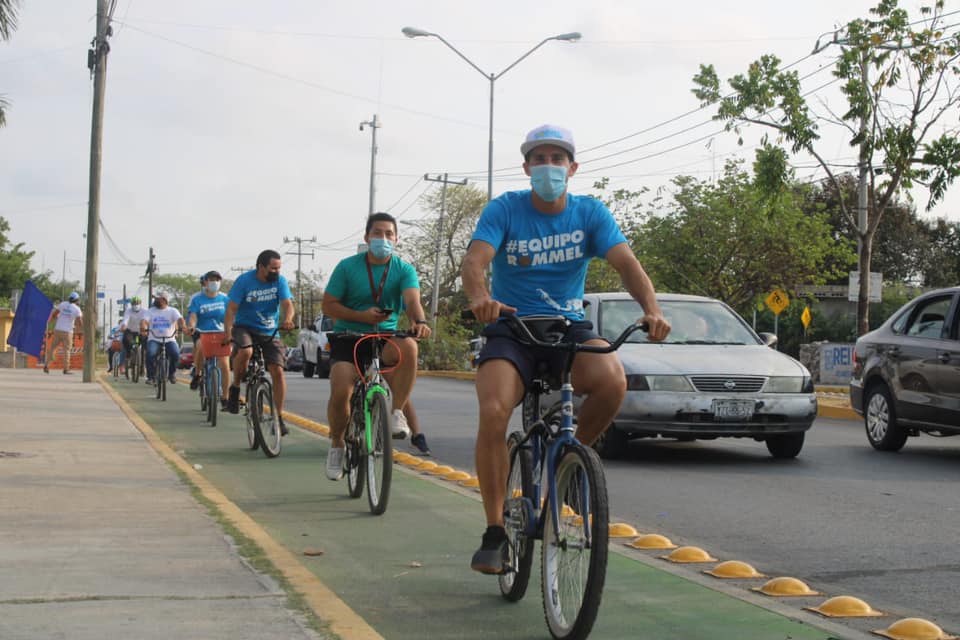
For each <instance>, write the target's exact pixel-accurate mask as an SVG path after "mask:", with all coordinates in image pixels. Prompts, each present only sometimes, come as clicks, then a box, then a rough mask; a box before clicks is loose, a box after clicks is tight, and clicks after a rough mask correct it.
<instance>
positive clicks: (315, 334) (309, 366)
mask: <svg viewBox="0 0 960 640" xmlns="http://www.w3.org/2000/svg"><path fill="white" fill-rule="evenodd" d="M328 331H333V318H328V317H326V316H324V315H319V316H317V319H316V320H315V321H314V323H313V327H312V328H304V329H300V333H299V335H298V336H297V348H299V349H300V351H301V352H302V353H303V377H304V378H312V377H313V373H314V371H316V373H317V377H320V378H328V377H330V346H329V344H327V332H328Z"/></svg>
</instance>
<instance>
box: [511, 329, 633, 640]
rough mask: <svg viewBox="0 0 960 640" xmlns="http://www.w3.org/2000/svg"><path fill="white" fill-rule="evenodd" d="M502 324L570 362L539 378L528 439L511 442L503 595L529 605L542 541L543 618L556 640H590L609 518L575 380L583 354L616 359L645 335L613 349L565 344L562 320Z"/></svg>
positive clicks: (530, 394) (528, 400) (528, 406)
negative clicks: (580, 420) (580, 419)
mask: <svg viewBox="0 0 960 640" xmlns="http://www.w3.org/2000/svg"><path fill="white" fill-rule="evenodd" d="M502 317H503V318H504V320H505V322H506V323H507V326H509V327H510V329H511V330H512V331H513V333H514V336H515V338H516V339H517V340H518V341H520V342H521V343H523V344H526V345H529V346H533V347H538V348H546V349H555V350H558V351H560V352H564V354H565V357H564V367H563V369H562V371H560V372H550V371H541V372H539V373H538V374H537V375H536V377H535V379H534V381H533V384H532V385H531V386H530V388H529V389H528V390H527V392H526V394H525V396H524V399H523V432H519V431H517V432H514V433H511V434H510V436H509V439H508V447H509V460H510V473H509V476H508V478H507V490H506V494H505V495H506V500H505V502H504V528H505V529H506V532H507V537H508V538H509V542H510V544H509V562H508V565H509V569H508V571H506V572H505V573H503V574H502V575H500V576H499V582H500V592H501V593H502V594H503V597H504V598H506V599H507V600H509V601H511V602H516V601H518V600H520V599H521V598H523V596H524V594H525V593H526V590H527V584H528V582H529V580H530V570H531V565H532V563H533V547H534V541H535V540H541V541H542V545H541V547H542V555H541V577H542V589H543V611H544V616H545V618H546V621H547V626H548V628H549V629H550V634H551V635H552V636H553V637H554V638H557V639H558V640H573V639H579V638H585V637H586V636H587V635H589V633H590V630H591V629H592V628H593V623H594V622H595V621H596V618H597V612H598V610H599V608H600V598H601V596H602V594H603V584H604V580H605V579H606V573H607V544H608V539H609V519H610V516H609V510H608V504H607V483H606V478H605V477H604V474H603V466H602V465H601V463H600V458H599V457H598V456H597V453H596V452H595V451H594V450H593V449H592V448H590V447H588V446H586V445H584V444H582V443H581V442H580V441H578V440H577V439H576V437H575V436H574V432H575V431H576V419H575V418H574V407H573V385H572V383H571V373H570V372H571V369H572V367H573V357H574V355H576V353H577V352H587V353H610V352H612V351H615V350H616V349H618V348H619V347H620V345H622V344H623V343H624V341H626V339H627V338H628V337H629V336H630V335H631V334H632V333H633V332H634V331H637V330H638V329H643V330H646V327H645V326H641V325H637V324H632V325H630V326H628V327H627V328H626V329H625V330H624V331H623V333H621V334H620V336H619V337H617V339H616V340H615V341H614V342H613V344H610V345H607V346H595V345H586V344H577V343H576V342H568V341H564V335H565V333H566V329H567V326H568V325H569V320H567V319H566V318H564V317H563V316H546V317H545V316H536V317H525V318H518V317H517V316H515V315H512V314H511V315H504V316H502ZM558 373H559V376H558V375H557V374H558ZM557 377H559V383H560V400H559V401H558V402H556V403H555V404H553V405H552V406H550V407H549V408H547V409H546V410H545V411H541V406H540V400H541V397H542V396H544V395H546V394H548V393H549V392H550V391H551V388H552V386H551V385H555V384H556V381H557V380H556V378H557ZM544 470H545V471H544ZM538 509H539V512H538Z"/></svg>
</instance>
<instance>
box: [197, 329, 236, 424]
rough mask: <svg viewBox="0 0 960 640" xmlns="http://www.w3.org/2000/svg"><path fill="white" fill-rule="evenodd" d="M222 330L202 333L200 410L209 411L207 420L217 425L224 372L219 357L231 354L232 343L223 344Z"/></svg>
mask: <svg viewBox="0 0 960 640" xmlns="http://www.w3.org/2000/svg"><path fill="white" fill-rule="evenodd" d="M224 335H225V334H224V333H223V332H222V331H219V332H218V331H214V332H205V333H201V334H200V349H201V351H202V353H203V373H201V376H202V379H201V380H200V385H199V389H200V410H201V411H206V412H207V422H209V423H210V426H211V427H215V426H217V412H218V411H219V410H220V404H221V397H222V396H221V389H222V388H223V387H222V384H223V372H222V371H221V370H220V364H219V362H218V360H219V358H220V357H222V356H229V355H230V344H229V343H228V344H226V345H224V344H223V337H224Z"/></svg>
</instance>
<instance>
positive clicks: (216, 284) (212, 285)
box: [207, 280, 220, 293]
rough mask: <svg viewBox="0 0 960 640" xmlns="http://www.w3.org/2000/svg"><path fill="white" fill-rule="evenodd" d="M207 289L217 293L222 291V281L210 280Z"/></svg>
mask: <svg viewBox="0 0 960 640" xmlns="http://www.w3.org/2000/svg"><path fill="white" fill-rule="evenodd" d="M207 291H209V292H210V293H216V292H217V291H220V281H219V280H211V281H210V282H208V283H207Z"/></svg>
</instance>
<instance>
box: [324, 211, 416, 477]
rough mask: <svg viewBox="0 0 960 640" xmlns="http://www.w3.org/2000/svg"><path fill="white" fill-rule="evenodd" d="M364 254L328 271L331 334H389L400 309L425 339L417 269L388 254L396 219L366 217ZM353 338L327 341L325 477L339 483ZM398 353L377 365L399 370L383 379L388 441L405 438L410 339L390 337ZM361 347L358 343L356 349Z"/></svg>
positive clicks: (387, 352) (412, 362)
mask: <svg viewBox="0 0 960 640" xmlns="http://www.w3.org/2000/svg"><path fill="white" fill-rule="evenodd" d="M363 240H364V242H366V243H367V246H368V247H369V248H368V250H367V251H366V252H364V253H359V254H357V255H355V256H350V257H349V258H344V259H343V260H341V261H340V263H339V264H338V265H337V266H336V267H335V268H334V270H333V273H332V274H331V275H330V280H329V281H328V282H327V288H326V289H325V290H324V292H323V313H324V315H327V316H330V317H332V318H334V319H335V320H336V322H334V325H333V330H334V331H335V332H336V331H352V332H362V333H372V332H375V331H394V330H396V328H397V318H398V317H399V312H398V309H404V310H405V312H406V314H407V318H408V319H409V320H410V327H411V328H410V331H411V332H412V333H413V334H414V335H415V336H416V337H417V338H418V339H419V338H426V337H428V336H429V335H430V325H429V324H428V323H427V320H426V317H425V314H424V312H423V306H422V305H421V304H420V281H419V280H418V278H417V271H416V269H414V268H413V265H411V264H410V263H408V262H404V261H403V260H401V259H400V258H398V257H397V256H395V255H393V251H394V247H395V245H396V241H397V221H396V220H395V219H394V217H393V216H391V215H390V214H389V213H375V214H373V215H372V216H370V217H369V218H368V219H367V227H366V233H365V234H364V236H363ZM356 342H357V339H356V338H346V339H337V340H332V341H331V342H330V362H331V365H330V400H329V402H328V404H327V422H329V423H330V451H329V453H328V454H327V477H328V478H329V479H331V480H339V479H340V477H341V476H342V475H343V456H344V452H345V445H344V441H343V436H344V433H345V432H346V430H347V424H348V421H349V419H350V393H351V391H352V390H353V384H354V382H355V381H356V379H357V372H356V370H355V368H354V364H353V347H354V344H355V343H356ZM392 342H393V343H394V344H395V345H396V346H397V348H398V349H399V354H398V353H397V349H393V348H389V347H388V348H386V349H384V351H383V354H382V358H383V363H384V364H385V365H387V366H389V365H391V364H395V363H396V362H397V361H398V359H399V362H400V364H399V366H398V367H397V368H396V369H394V370H393V372H391V373H389V374H387V375H386V377H387V381H388V382H389V383H390V390H391V392H392V395H393V410H394V411H393V421H394V434H393V435H394V437H395V438H397V437H399V438H403V437H406V433H407V431H408V428H407V426H406V418H404V416H403V412H402V411H401V409H402V407H403V405H404V404H406V402H407V400H408V399H409V398H410V392H411V391H412V390H413V383H414V382H415V380H416V377H417V353H418V349H417V343H416V341H415V340H412V339H410V338H396V339H393V340H392ZM364 345H369V342H366V343H364V344H363V345H361V347H360V348H361V351H362V350H363V347H364Z"/></svg>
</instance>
